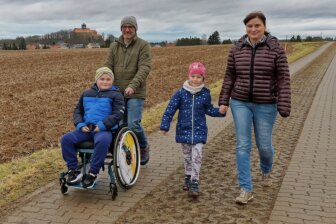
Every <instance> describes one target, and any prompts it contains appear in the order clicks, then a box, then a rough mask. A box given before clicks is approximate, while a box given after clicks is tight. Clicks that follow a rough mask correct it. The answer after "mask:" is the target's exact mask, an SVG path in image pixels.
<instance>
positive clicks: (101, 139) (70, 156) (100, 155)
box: [61, 130, 112, 175]
mask: <svg viewBox="0 0 336 224" xmlns="http://www.w3.org/2000/svg"><path fill="white" fill-rule="evenodd" d="M92 140H93V141H94V152H93V155H92V158H91V167H90V171H89V172H90V173H92V174H95V175H96V174H98V173H99V170H100V168H101V167H102V166H103V165H104V160H105V158H106V155H107V152H108V149H109V146H110V144H111V142H112V133H111V132H110V131H100V132H82V131H79V130H76V131H72V132H69V133H67V134H65V135H64V136H63V137H62V139H61V146H62V155H63V159H64V161H65V162H66V163H67V167H68V170H75V169H77V167H78V160H77V151H76V146H77V145H78V144H79V143H81V142H84V141H92Z"/></svg>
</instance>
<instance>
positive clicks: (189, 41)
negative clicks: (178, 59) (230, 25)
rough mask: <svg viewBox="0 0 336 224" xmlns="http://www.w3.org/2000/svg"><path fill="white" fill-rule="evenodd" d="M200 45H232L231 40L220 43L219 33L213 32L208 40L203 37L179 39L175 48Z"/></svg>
mask: <svg viewBox="0 0 336 224" xmlns="http://www.w3.org/2000/svg"><path fill="white" fill-rule="evenodd" d="M202 44H208V45H214V44H232V41H231V39H226V40H223V42H221V39H220V35H219V32H218V31H217V30H216V31H215V32H213V33H212V34H211V35H210V36H209V38H206V36H205V37H203V38H202V39H201V38H198V37H187V38H181V39H177V40H176V46H192V45H202Z"/></svg>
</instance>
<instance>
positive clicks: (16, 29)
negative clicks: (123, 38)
mask: <svg viewBox="0 0 336 224" xmlns="http://www.w3.org/2000/svg"><path fill="white" fill-rule="evenodd" d="M256 10H261V11H263V12H264V14H265V15H266V18H267V28H268V30H269V31H270V32H271V33H272V34H273V35H274V36H277V37H278V38H281V39H282V38H286V36H287V38H290V37H291V36H292V35H301V36H302V37H305V36H307V35H311V36H321V35H322V36H323V37H333V38H334V37H336V12H335V11H336V1H335V0H301V1H299V0H274V1H273V0H254V1H250V0H231V1H228V0H205V1H201V0H199V1H192V0H169V1H167V0H134V1H130V0H78V1H75V0H43V1H42V0H41V1H35V0H0V39H4V38H15V37H17V36H24V37H26V36H31V35H43V34H46V33H51V32H56V31H59V30H69V29H73V28H76V27H81V24H82V23H86V25H87V27H88V28H90V29H95V30H97V31H98V33H105V34H113V35H115V36H119V35H120V20H121V18H122V17H123V16H125V15H134V16H135V17H136V18H137V20H138V26H139V30H138V35H139V36H140V37H142V38H143V39H146V40H148V41H164V40H167V41H174V40H176V39H177V38H182V37H189V36H193V37H202V35H206V36H207V37H208V36H209V35H210V34H212V33H213V32H214V31H215V30H218V31H219V33H220V36H221V39H222V40H223V39H228V38H231V39H237V38H239V37H240V36H242V35H243V34H244V32H245V27H244V24H243V23H242V20H243V18H244V17H245V16H246V15H247V14H248V13H249V12H251V11H256Z"/></svg>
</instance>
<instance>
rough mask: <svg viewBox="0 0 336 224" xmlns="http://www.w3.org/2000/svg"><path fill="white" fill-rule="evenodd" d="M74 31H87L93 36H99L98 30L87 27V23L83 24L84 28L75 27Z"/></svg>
mask: <svg viewBox="0 0 336 224" xmlns="http://www.w3.org/2000/svg"><path fill="white" fill-rule="evenodd" d="M73 32H74V33H87V34H91V36H93V37H98V33H97V31H96V30H91V29H89V28H87V27H86V24H85V23H83V24H82V28H75V29H73Z"/></svg>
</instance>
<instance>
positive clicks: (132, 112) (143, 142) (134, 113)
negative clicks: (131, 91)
mask: <svg viewBox="0 0 336 224" xmlns="http://www.w3.org/2000/svg"><path fill="white" fill-rule="evenodd" d="M126 103H127V125H128V127H129V128H130V129H131V130H132V131H134V133H135V134H136V136H137V138H138V140H139V145H140V148H146V147H147V146H148V141H147V137H146V135H145V131H144V129H143V127H142V125H141V118H142V112H143V108H144V104H145V100H144V99H127V100H126Z"/></svg>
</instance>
